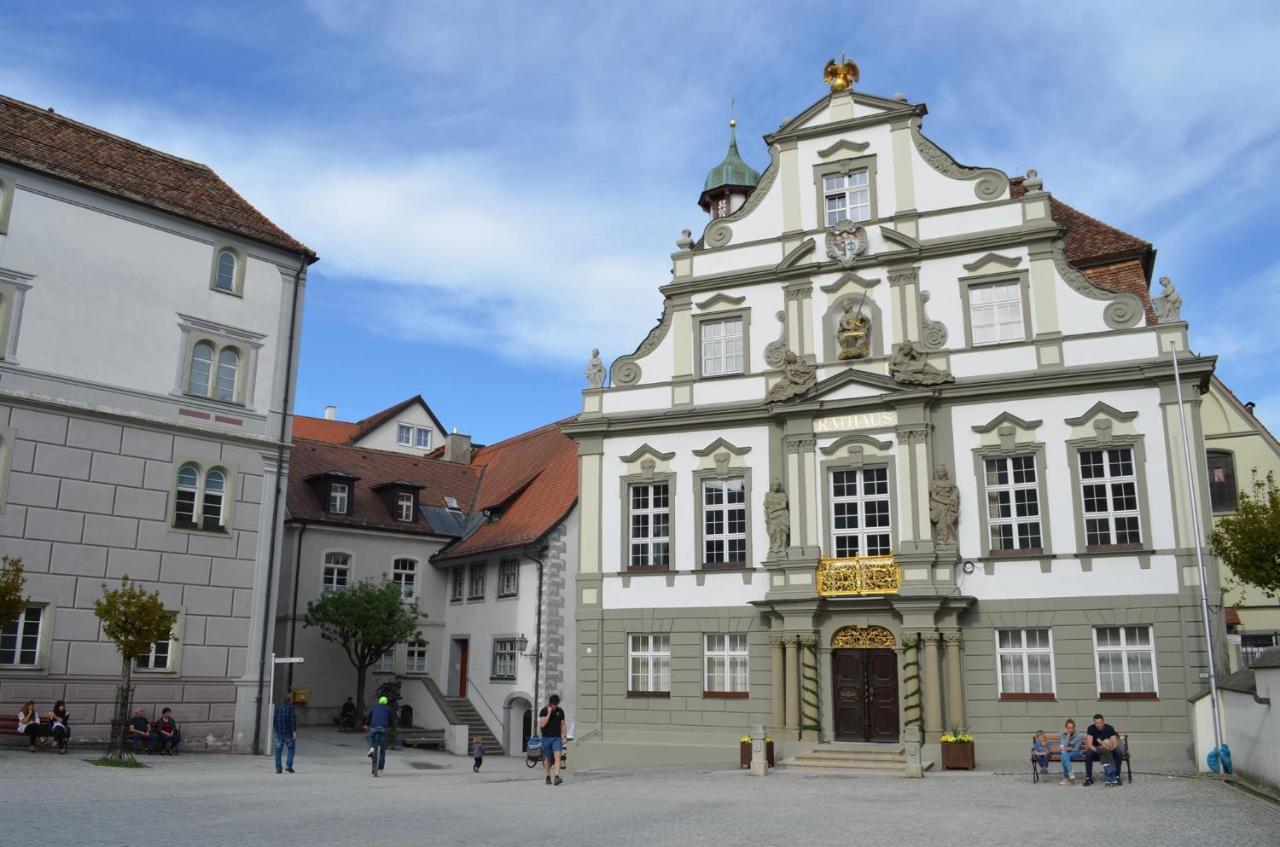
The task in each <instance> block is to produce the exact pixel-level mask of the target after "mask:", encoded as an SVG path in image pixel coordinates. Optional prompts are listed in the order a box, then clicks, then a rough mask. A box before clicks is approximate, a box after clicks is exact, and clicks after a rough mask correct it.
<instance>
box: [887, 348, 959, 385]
mask: <svg viewBox="0 0 1280 847" xmlns="http://www.w3.org/2000/svg"><path fill="white" fill-rule="evenodd" d="M889 375H890V376H892V377H893V378H894V380H895V381H897V382H903V383H908V384H910V385H939V384H941V383H944V382H954V381H955V377H953V376H952V375H951V374H950V372H948V371H944V370H943V369H942V368H937V367H934V366H933V365H931V364H929V360H928V358H927V357H926V356H925V354H924V347H922V346H921V344H920V342H919V341H903V342H900V343H898V344H895V345H893V353H892V355H890V356H889Z"/></svg>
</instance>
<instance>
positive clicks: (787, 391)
mask: <svg viewBox="0 0 1280 847" xmlns="http://www.w3.org/2000/svg"><path fill="white" fill-rule="evenodd" d="M817 381H818V375H817V372H816V371H814V369H813V365H811V364H809V363H808V362H806V361H805V360H804V359H802V358H800V357H799V356H797V355H796V354H795V353H793V352H791V351H790V350H788V351H787V353H786V355H785V356H783V357H782V379H780V380H778V381H777V382H776V383H774V385H773V387H772V388H770V389H769V392H768V393H767V394H765V395H764V401H765V402H766V403H776V402H778V401H779V400H786V399H789V398H791V397H795V396H796V395H797V394H803V393H805V392H806V391H808V390H809V389H810V388H813V384H814V383H815V382H817Z"/></svg>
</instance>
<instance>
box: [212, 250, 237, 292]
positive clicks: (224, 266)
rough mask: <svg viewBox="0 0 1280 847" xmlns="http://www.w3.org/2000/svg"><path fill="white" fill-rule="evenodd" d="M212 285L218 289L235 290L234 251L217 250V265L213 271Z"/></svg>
mask: <svg viewBox="0 0 1280 847" xmlns="http://www.w3.org/2000/svg"><path fill="white" fill-rule="evenodd" d="M213 287H214V288H216V289H218V290H219V291H235V288H236V254H235V252H234V251H232V250H219V251H218V267H217V270H216V271H215V272H214V276H213Z"/></svg>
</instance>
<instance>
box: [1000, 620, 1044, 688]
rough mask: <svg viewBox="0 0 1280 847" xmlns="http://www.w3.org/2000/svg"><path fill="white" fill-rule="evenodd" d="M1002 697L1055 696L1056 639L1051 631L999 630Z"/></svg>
mask: <svg viewBox="0 0 1280 847" xmlns="http://www.w3.org/2000/svg"><path fill="white" fill-rule="evenodd" d="M996 662H997V664H998V665H999V667H1000V671H999V683H1000V694H1001V695H1005V694H1053V691H1054V688H1053V636H1052V634H1051V633H1050V631H1049V630H1047V629H999V630H996Z"/></svg>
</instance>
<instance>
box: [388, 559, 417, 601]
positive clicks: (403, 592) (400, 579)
mask: <svg viewBox="0 0 1280 847" xmlns="http://www.w3.org/2000/svg"><path fill="white" fill-rule="evenodd" d="M417 578H418V563H417V561H415V560H414V559H396V560H395V561H394V562H392V563H391V581H392V582H394V583H395V584H396V585H398V586H400V596H401V597H402V598H403V599H405V600H412V599H413V598H414V597H416V596H418V595H417V585H416V581H417Z"/></svg>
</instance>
